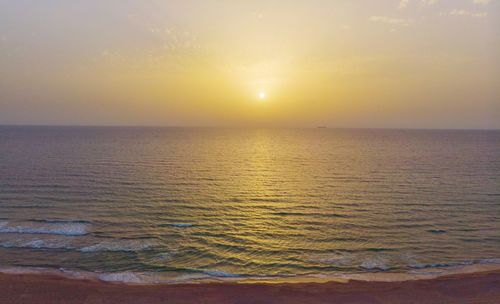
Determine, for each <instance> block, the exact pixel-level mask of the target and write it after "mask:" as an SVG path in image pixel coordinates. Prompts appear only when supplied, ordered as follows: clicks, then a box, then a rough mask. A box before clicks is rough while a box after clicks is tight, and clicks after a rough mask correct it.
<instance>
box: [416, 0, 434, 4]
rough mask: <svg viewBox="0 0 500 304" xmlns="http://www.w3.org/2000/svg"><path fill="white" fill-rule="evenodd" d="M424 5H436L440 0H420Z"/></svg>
mask: <svg viewBox="0 0 500 304" xmlns="http://www.w3.org/2000/svg"><path fill="white" fill-rule="evenodd" d="M420 2H421V3H422V4H423V5H434V4H436V2H438V0H421V1H420Z"/></svg>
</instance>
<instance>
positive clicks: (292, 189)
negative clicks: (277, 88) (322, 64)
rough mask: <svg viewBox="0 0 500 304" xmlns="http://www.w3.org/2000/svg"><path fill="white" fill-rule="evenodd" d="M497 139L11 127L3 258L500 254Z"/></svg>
mask: <svg viewBox="0 0 500 304" xmlns="http://www.w3.org/2000/svg"><path fill="white" fill-rule="evenodd" d="M498 151H500V132H498V131H458V130H457V131H444V130H442V131H432V130H421V131H415V130H332V129H195V128H193V129H182V128H91V127H0V266H1V267H3V268H5V269H13V268H12V267H15V269H19V268H25V269H46V270H47V269H49V270H50V269H53V270H54V271H58V272H67V273H86V274H92V273H93V274H96V275H98V276H101V279H103V280H110V281H130V282H136V283H137V282H140V281H141V280H143V281H148V280H157V281H158V280H165V278H167V279H168V280H171V281H176V280H180V281H196V280H199V279H206V278H215V279H219V278H226V279H234V280H244V279H255V278H263V279H264V278H265V279H269V278H271V279H276V280H277V279H279V278H285V279H287V278H292V277H300V278H302V277H322V276H326V277H339V276H340V277H342V276H346V275H360V274H367V273H368V274H369V273H407V274H410V275H411V274H413V273H414V272H426V271H427V272H429V271H430V272H432V271H434V270H435V269H446V270H448V269H453V268H454V267H464V266H468V265H472V266H474V265H494V264H498V263H499V262H500V224H499V223H500V186H499V185H500V153H499V152H498ZM61 269H62V270H61ZM417 274H418V273H417ZM158 278H161V279H158Z"/></svg>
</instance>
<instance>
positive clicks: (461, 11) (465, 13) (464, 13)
mask: <svg viewBox="0 0 500 304" xmlns="http://www.w3.org/2000/svg"><path fill="white" fill-rule="evenodd" d="M441 15H450V16H468V17H474V18H485V17H487V16H488V13H487V12H477V13H475V12H471V11H468V10H465V9H452V10H450V11H449V12H447V13H441Z"/></svg>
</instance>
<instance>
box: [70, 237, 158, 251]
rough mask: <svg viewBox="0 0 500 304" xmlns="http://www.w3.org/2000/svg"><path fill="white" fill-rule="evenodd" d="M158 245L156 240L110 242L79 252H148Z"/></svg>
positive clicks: (88, 247)
mask: <svg viewBox="0 0 500 304" xmlns="http://www.w3.org/2000/svg"><path fill="white" fill-rule="evenodd" d="M156 245H157V242H156V241H155V240H152V239H150V240H147V239H146V240H144V239H140V240H110V241H104V242H100V243H98V244H95V245H90V246H86V247H83V248H81V249H80V250H79V251H81V252H85V253H91V252H102V251H115V252H118V251H123V252H136V251H141V250H146V249H149V248H151V247H154V246H156Z"/></svg>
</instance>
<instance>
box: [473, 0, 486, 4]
mask: <svg viewBox="0 0 500 304" xmlns="http://www.w3.org/2000/svg"><path fill="white" fill-rule="evenodd" d="M472 2H473V3H474V4H480V5H487V4H488V3H490V0H473V1H472Z"/></svg>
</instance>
